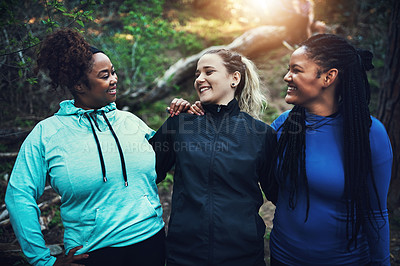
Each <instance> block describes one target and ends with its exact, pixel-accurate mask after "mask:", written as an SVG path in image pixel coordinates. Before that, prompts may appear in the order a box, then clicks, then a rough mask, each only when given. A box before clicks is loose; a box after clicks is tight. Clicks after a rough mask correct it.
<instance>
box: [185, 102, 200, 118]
mask: <svg viewBox="0 0 400 266" xmlns="http://www.w3.org/2000/svg"><path fill="white" fill-rule="evenodd" d="M187 112H188V113H189V114H192V115H204V109H203V106H202V105H201V102H200V101H196V102H195V103H194V104H192V105H191V106H190V109H189V110H188V111H187Z"/></svg>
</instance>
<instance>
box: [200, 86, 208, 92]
mask: <svg viewBox="0 0 400 266" xmlns="http://www.w3.org/2000/svg"><path fill="white" fill-rule="evenodd" d="M208 89H210V88H209V87H206V88H201V89H200V92H203V91H205V90H208Z"/></svg>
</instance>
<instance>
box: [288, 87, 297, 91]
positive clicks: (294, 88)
mask: <svg viewBox="0 0 400 266" xmlns="http://www.w3.org/2000/svg"><path fill="white" fill-rule="evenodd" d="M288 89H289V90H291V91H297V88H296V87H288Z"/></svg>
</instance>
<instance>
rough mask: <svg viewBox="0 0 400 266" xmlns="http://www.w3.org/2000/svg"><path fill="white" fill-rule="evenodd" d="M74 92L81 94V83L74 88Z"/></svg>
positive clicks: (82, 89)
mask: <svg viewBox="0 0 400 266" xmlns="http://www.w3.org/2000/svg"><path fill="white" fill-rule="evenodd" d="M74 91H75V92H76V93H78V94H83V93H84V91H85V89H84V88H83V85H82V83H78V84H76V85H75V86H74Z"/></svg>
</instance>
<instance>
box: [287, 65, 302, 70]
mask: <svg viewBox="0 0 400 266" xmlns="http://www.w3.org/2000/svg"><path fill="white" fill-rule="evenodd" d="M290 67H292V68H295V67H299V68H301V69H304V67H302V66H300V65H298V64H293V65H289V68H290Z"/></svg>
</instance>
